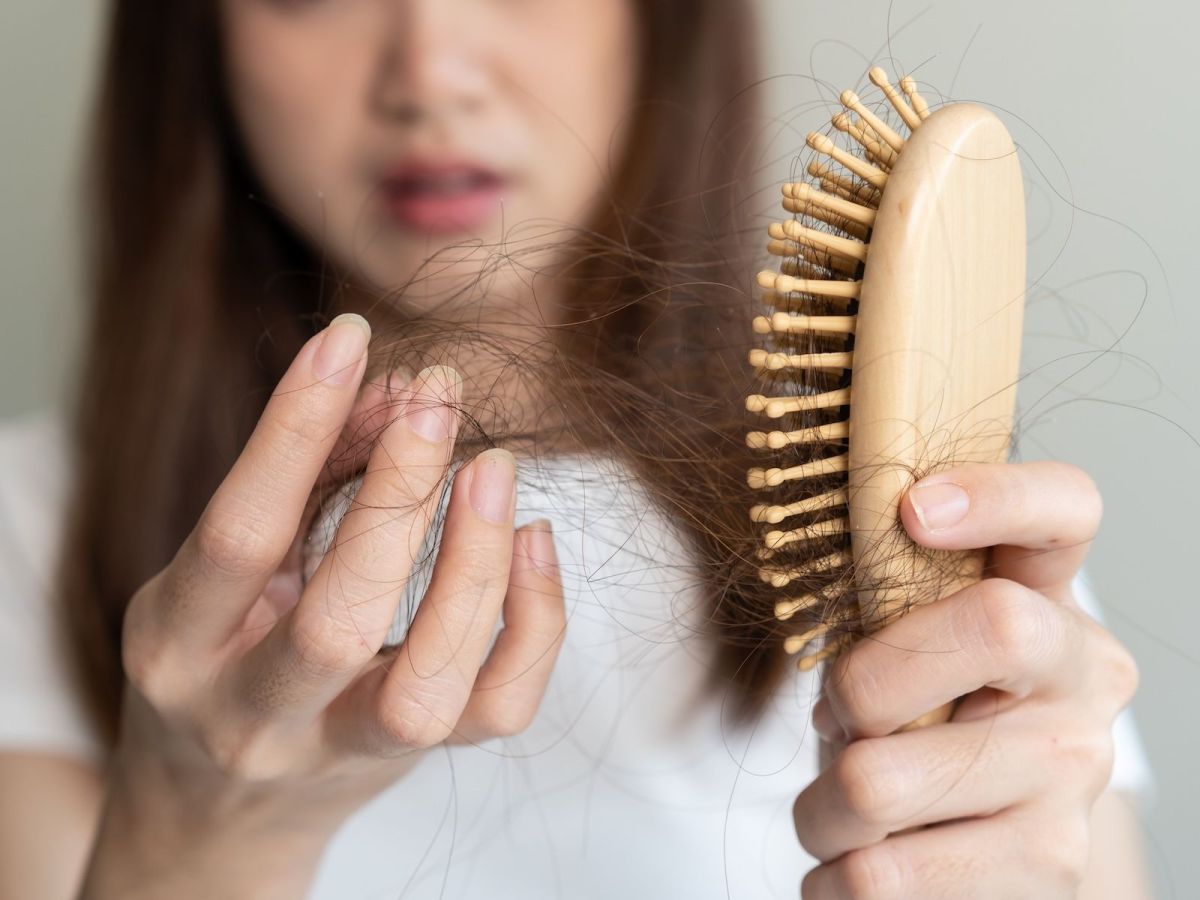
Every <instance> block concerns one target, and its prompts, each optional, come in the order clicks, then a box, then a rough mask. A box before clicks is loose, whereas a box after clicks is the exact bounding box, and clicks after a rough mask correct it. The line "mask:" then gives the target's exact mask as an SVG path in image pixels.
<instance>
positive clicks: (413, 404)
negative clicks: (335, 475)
mask: <svg viewBox="0 0 1200 900" xmlns="http://www.w3.org/2000/svg"><path fill="white" fill-rule="evenodd" d="M461 384H462V383H461V380H460V379H459V377H458V375H457V373H456V372H454V370H453V369H448V368H446V367H443V366H436V367H433V368H431V369H425V370H423V371H422V372H421V373H420V374H419V375H418V376H417V377H416V378H415V379H414V380H413V382H412V384H410V385H409V387H408V388H407V389H404V390H402V391H401V393H402V397H401V398H400V402H399V403H398V404H396V405H395V406H394V407H393V412H392V413H391V415H392V421H391V423H390V424H389V425H388V426H387V427H386V429H385V430H384V432H383V434H382V435H381V436H380V438H379V440H378V442H377V443H376V444H375V446H374V448H373V449H372V451H371V456H370V460H369V462H368V465H367V470H366V473H365V475H364V477H363V481H362V485H361V487H360V488H359V490H358V493H357V494H355V496H354V499H353V501H352V504H351V507H350V510H349V511H348V512H347V513H346V514H345V516H344V517H343V518H342V521H341V523H340V524H339V525H338V529H337V533H336V535H335V536H334V539H333V543H332V546H331V547H330V549H329V551H328V552H327V553H326V554H325V556H324V557H323V558H322V559H321V562H320V564H319V565H318V566H317V569H316V571H315V572H314V574H313V576H312V578H311V579H310V580H309V582H308V584H307V585H306V586H305V588H304V592H303V594H302V595H301V598H300V602H299V603H298V604H297V605H296V606H295V607H294V608H293V609H291V610H289V611H288V612H287V613H286V614H285V615H284V616H283V617H282V618H281V619H280V621H279V622H278V623H277V625H276V626H275V628H274V629H272V631H271V633H270V634H269V635H268V636H267V637H266V638H265V639H264V640H263V641H261V642H260V643H259V644H257V645H256V646H255V647H254V648H253V649H252V650H251V651H250V652H249V653H248V654H247V656H246V658H245V661H244V664H243V666H242V667H241V670H240V672H239V673H238V675H237V676H236V680H237V681H238V682H239V683H238V684H237V685H235V689H237V690H238V692H239V695H241V696H245V697H255V696H256V693H257V692H256V686H260V685H270V686H271V688H270V691H269V693H268V694H266V695H264V696H262V697H261V698H260V700H261V702H262V703H263V704H264V705H267V706H269V707H271V708H282V707H287V708H289V709H290V710H291V711H292V712H295V713H299V714H301V715H315V714H316V713H317V712H318V711H320V710H321V709H323V708H324V707H325V706H326V704H328V703H329V701H330V700H332V699H333V698H334V697H336V696H337V695H338V694H339V693H340V692H341V691H342V690H343V689H344V688H345V686H346V685H347V684H349V683H350V681H351V680H353V678H354V677H355V676H356V675H357V674H358V672H359V671H360V670H361V669H362V667H363V666H364V665H365V664H366V663H367V662H368V661H369V660H370V659H371V658H372V657H373V656H374V655H375V653H376V652H377V651H378V650H379V648H380V647H381V646H382V644H383V641H384V639H385V637H386V636H387V632H388V629H389V628H390V627H391V625H392V621H393V619H394V618H395V612H396V607H397V605H398V603H399V599H400V597H401V595H402V594H403V591H404V588H405V586H406V585H407V583H408V579H409V577H410V576H411V574H412V571H413V568H414V565H415V560H416V559H417V558H418V556H419V554H420V550H421V545H422V544H423V543H424V541H425V536H426V533H427V531H428V530H429V526H430V523H431V521H432V519H433V515H434V513H435V511H436V510H437V508H438V506H439V505H440V500H441V489H442V487H443V482H444V479H445V476H446V471H447V466H448V465H449V461H450V454H451V451H452V450H453V444H454V436H455V433H456V430H457V424H458V414H457V412H456V410H455V407H456V406H457V403H458V400H459V394H460V391H461Z"/></svg>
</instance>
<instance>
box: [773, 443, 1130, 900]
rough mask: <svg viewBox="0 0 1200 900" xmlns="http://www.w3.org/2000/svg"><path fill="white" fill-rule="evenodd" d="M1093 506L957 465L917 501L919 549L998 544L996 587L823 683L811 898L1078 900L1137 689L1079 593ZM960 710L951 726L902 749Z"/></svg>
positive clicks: (1125, 661)
mask: <svg viewBox="0 0 1200 900" xmlns="http://www.w3.org/2000/svg"><path fill="white" fill-rule="evenodd" d="M1100 508H1101V504H1100V497H1099V494H1098V493H1097V491H1096V488H1095V486H1094V485H1093V483H1092V482H1091V480H1090V479H1089V478H1088V477H1087V476H1086V475H1085V474H1084V473H1082V472H1081V471H1080V470H1078V469H1076V468H1073V467H1071V466H1067V465H1063V464H1059V463H1049V462H1039V463H1028V464H1021V465H975V466H968V467H963V468H959V469H955V470H951V471H946V472H940V473H938V474H936V475H933V476H930V477H929V478H926V479H924V480H923V481H921V482H919V483H918V484H917V485H916V486H915V487H914V488H913V489H912V490H911V491H910V492H909V494H908V495H907V497H906V498H905V499H904V501H903V503H902V504H901V517H902V520H903V523H904V526H905V528H906V530H907V531H908V533H909V535H910V536H911V537H912V538H913V540H915V541H916V542H917V543H919V544H921V545H922V546H925V547H931V548H936V549H968V548H980V547H992V551H991V557H990V563H989V570H988V572H989V575H990V576H992V577H989V578H987V579H985V580H984V581H982V582H979V583H978V584H975V585H972V586H970V587H967V588H964V589H963V590H960V591H958V592H957V593H955V594H953V595H951V596H949V597H947V598H945V599H944V600H941V601H939V602H937V603H933V604H929V605H927V606H923V607H920V608H918V609H914V610H913V611H912V612H911V613H909V614H908V615H907V616H904V617H903V618H901V619H898V620H897V621H895V622H893V623H892V624H890V625H889V626H887V627H886V628H884V629H882V630H881V631H879V632H878V633H877V634H876V635H875V636H874V637H873V638H871V639H868V640H864V641H862V642H860V643H859V644H857V645H856V646H855V647H854V648H853V649H852V650H851V651H850V652H849V653H847V654H846V655H845V656H844V657H842V658H841V659H839V660H838V662H837V663H836V664H835V665H834V666H833V667H832V669H831V671H830V672H829V677H828V678H827V679H826V687H825V696H824V697H823V698H822V699H821V700H820V701H818V703H817V704H816V706H815V708H814V710H813V722H814V726H815V727H816V729H817V731H818V732H820V733H821V734H822V735H823V736H825V737H826V738H827V739H829V740H832V741H833V742H834V743H835V746H841V745H846V744H847V743H848V745H846V746H844V747H843V749H841V752H840V753H839V754H838V755H837V757H836V758H835V759H834V761H833V762H832V764H831V765H830V766H829V767H828V768H827V769H826V770H825V771H824V772H823V773H822V774H821V775H820V776H819V777H818V778H817V779H816V780H815V781H814V782H813V783H812V784H811V785H810V786H809V787H808V788H807V789H806V790H805V791H804V792H803V793H801V794H800V796H799V797H798V798H797V800H796V804H795V808H794V813H795V821H796V831H797V834H798V835H799V838H800V842H801V844H802V845H803V846H804V848H805V849H806V850H808V852H809V853H810V854H812V855H813V856H814V857H816V858H817V859H818V860H819V861H820V862H821V863H822V865H819V866H817V867H816V868H814V869H813V870H812V871H811V872H810V873H809V874H808V875H807V877H806V878H805V879H804V883H803V885H802V896H803V897H804V898H805V900H827V898H828V900H833V898H860V897H861V898H868V897H869V898H872V900H888V898H914V897H920V898H922V900H935V898H963V897H971V898H973V900H982V898H1010V897H1022V898H1026V897H1028V898H1039V900H1040V898H1067V897H1074V896H1075V892H1076V888H1077V887H1078V885H1079V882H1080V880H1081V879H1082V877H1083V873H1084V867H1085V865H1086V863H1087V859H1088V819H1089V814H1090V812H1091V808H1092V804H1093V803H1094V801H1095V800H1096V798H1097V797H1098V796H1099V795H1100V793H1101V792H1102V791H1103V790H1104V788H1105V787H1106V785H1107V782H1108V778H1109V775H1110V772H1111V768H1112V754H1113V741H1112V724H1113V720H1114V718H1115V717H1116V715H1117V713H1118V712H1119V711H1120V710H1121V708H1122V707H1124V706H1125V705H1126V704H1127V703H1128V702H1129V700H1130V699H1131V698H1132V696H1133V693H1134V691H1135V689H1136V685H1137V677H1138V676H1137V669H1136V666H1135V664H1134V661H1133V658H1132V657H1131V656H1130V654H1129V653H1128V652H1127V651H1126V650H1125V649H1124V647H1122V646H1121V645H1120V644H1119V643H1118V642H1117V641H1116V639H1115V638H1113V637H1112V635H1110V634H1109V633H1108V632H1107V631H1105V630H1104V629H1103V628H1101V627H1100V625H1098V624H1097V623H1096V621H1095V620H1094V619H1093V618H1092V617H1090V616H1089V615H1088V614H1087V613H1086V612H1084V611H1082V610H1081V609H1079V607H1078V606H1077V605H1076V604H1075V602H1074V600H1073V598H1072V594H1071V581H1072V579H1073V578H1074V576H1075V574H1076V572H1077V571H1078V570H1079V567H1080V564H1081V563H1082V561H1083V558H1084V555H1085V554H1086V552H1087V549H1088V544H1089V542H1090V541H1091V540H1092V538H1093V536H1094V535H1095V533H1096V529H1097V526H1098V525H1099V522H1100ZM956 697H963V698H964V699H963V701H962V703H961V704H960V705H959V706H958V708H957V710H956V712H955V713H954V716H953V718H952V719H951V721H949V722H947V723H945V724H942V725H934V726H931V727H927V728H923V729H917V730H914V731H908V732H905V733H901V734H894V733H893V732H895V731H896V730H897V729H898V728H900V727H901V726H903V725H904V724H905V723H907V722H910V721H912V720H914V719H916V718H918V717H920V716H921V715H923V714H924V713H926V712H929V711H930V710H933V709H935V708H937V707H939V706H941V705H942V704H944V703H946V702H949V701H951V700H953V699H955V698H956ZM922 825H928V826H931V827H928V828H919V829H915V830H913V831H911V832H909V833H904V834H895V832H900V831H904V830H905V829H909V828H913V827H914V826H922ZM889 835H892V836H891V837H889Z"/></svg>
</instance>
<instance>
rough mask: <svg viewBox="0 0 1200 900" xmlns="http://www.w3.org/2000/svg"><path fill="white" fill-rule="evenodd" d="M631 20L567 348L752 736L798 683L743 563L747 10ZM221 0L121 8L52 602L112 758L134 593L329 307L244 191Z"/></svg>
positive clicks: (600, 434)
mask: <svg viewBox="0 0 1200 900" xmlns="http://www.w3.org/2000/svg"><path fill="white" fill-rule="evenodd" d="M637 6H638V9H639V15H640V17H641V29H642V30H641V34H642V47H643V51H642V62H641V65H642V70H641V73H640V77H641V100H640V102H639V104H638V106H637V108H636V109H635V110H634V111H633V116H634V119H633V123H632V129H631V132H630V138H629V146H630V147H632V148H636V151H637V152H632V153H629V154H628V158H627V159H626V160H625V161H624V163H623V165H622V167H621V168H620V169H619V170H618V172H617V177H616V179H615V182H614V184H613V187H612V195H611V197H609V198H607V201H608V202H607V203H606V204H605V206H604V212H603V213H602V214H601V215H600V216H599V220H598V221H597V222H595V223H592V224H593V227H592V228H590V229H588V232H587V234H588V239H587V241H586V242H583V243H581V244H580V249H581V252H579V253H577V254H576V257H575V259H576V262H575V263H574V264H573V265H571V266H568V271H567V272H566V273H564V277H570V278H573V279H574V282H573V283H575V284H578V285H579V291H578V292H576V293H575V296H577V297H580V298H586V299H581V300H580V302H581V303H586V306H587V308H588V310H589V315H588V316H587V321H588V324H587V325H586V326H580V327H579V328H577V329H574V330H573V331H572V332H571V334H570V336H569V339H565V340H564V343H563V347H564V353H566V354H567V358H569V360H570V363H571V367H570V375H569V380H570V381H571V383H572V388H573V390H572V391H571V392H570V397H571V398H572V399H571V400H570V401H565V400H564V402H569V403H570V404H571V406H570V408H569V409H568V415H569V417H570V419H571V421H572V425H573V428H572V433H573V434H574V436H575V437H576V438H577V439H578V440H579V441H580V442H581V443H583V444H585V445H589V446H592V447H596V448H604V449H606V450H609V451H615V452H618V453H620V454H622V455H624V456H625V457H626V458H627V459H628V460H629V461H630V462H631V463H632V464H633V465H634V467H635V469H636V470H637V471H639V472H640V473H641V474H643V475H644V476H645V478H644V479H643V480H644V481H645V482H646V484H647V485H649V486H651V491H652V493H653V495H654V496H655V497H656V498H657V499H658V500H659V501H660V502H661V503H662V504H663V505H664V507H665V508H667V509H668V510H669V511H670V513H671V515H672V516H673V517H674V518H676V519H677V520H678V521H679V522H680V523H681V524H682V526H683V527H684V529H685V530H686V531H687V532H688V533H689V534H690V535H691V536H692V537H694V539H695V541H694V543H695V546H696V549H697V552H698V556H699V558H700V560H701V566H702V570H703V573H704V577H705V583H707V584H708V585H709V587H710V591H709V594H710V600H711V609H712V616H711V620H712V622H713V625H714V628H713V632H714V635H715V636H716V641H715V656H714V660H715V665H714V666H713V667H712V671H713V678H714V683H715V684H716V685H719V686H724V687H732V688H733V689H734V690H733V699H734V701H735V702H734V705H733V709H734V713H735V717H736V718H738V719H744V718H747V717H751V716H753V715H754V714H755V713H756V712H757V711H758V710H759V709H761V707H762V705H763V703H764V702H765V700H766V698H767V697H768V696H769V694H770V692H771V691H772V689H773V688H774V686H775V685H776V684H777V682H778V679H779V677H780V674H781V671H782V667H781V656H780V651H779V648H778V644H779V642H778V641H777V640H774V639H773V637H774V634H775V628H774V624H773V621H772V618H771V616H770V614H769V613H768V614H766V615H759V614H758V613H756V612H755V611H756V610H761V609H764V608H769V604H765V605H764V604H762V603H760V601H759V600H758V598H757V596H756V593H755V592H756V591H757V590H758V587H757V585H758V581H757V579H756V578H754V577H752V575H751V574H750V571H751V570H750V567H748V566H747V565H744V564H743V563H744V561H745V553H744V550H745V548H746V547H747V546H749V543H750V542H752V540H753V537H752V535H751V534H750V533H749V526H748V524H747V520H746V512H745V510H746V509H747V508H748V506H749V505H750V503H751V498H750V497H749V495H748V493H747V489H746V488H745V486H744V473H745V470H746V467H747V462H746V459H745V451H744V448H743V446H742V441H741V439H740V433H741V429H742V427H743V424H742V422H743V420H742V415H741V413H740V399H741V396H742V395H743V392H742V391H741V390H740V387H741V385H742V384H743V383H745V382H746V380H747V376H746V375H745V374H743V369H744V367H745V357H744V355H743V354H744V348H745V344H746V341H748V336H747V338H746V341H743V340H742V337H741V335H742V334H744V333H745V332H746V331H747V330H748V319H747V318H746V309H748V305H746V304H744V302H739V299H742V300H744V298H742V295H741V293H740V292H739V291H738V289H737V285H739V284H742V283H746V274H747V273H746V271H745V268H744V267H743V266H742V264H741V260H742V259H743V254H742V235H741V233H740V225H739V223H740V222H741V220H742V215H741V213H742V210H743V206H742V204H743V203H744V201H745V197H746V187H747V186H748V185H750V184H751V181H752V179H751V175H752V171H751V169H752V166H753V164H754V159H755V157H754V153H753V147H752V143H753V140H752V139H753V123H752V122H750V121H748V120H747V119H746V118H745V112H746V111H752V105H751V104H750V103H749V100H750V97H751V94H750V92H749V90H748V88H750V86H751V85H752V84H753V82H754V79H755V71H754V69H755V67H754V63H755V50H754V41H753V39H752V36H753V33H754V23H753V21H752V17H751V10H750V4H749V3H748V2H731V0H643V2H640V3H638V4H637ZM215 7H216V4H214V3H212V2H211V0H177V2H172V3H162V2H159V0H117V2H116V3H115V4H114V7H113V13H112V15H113V18H112V22H111V32H110V36H109V43H108V46H107V55H106V59H105V63H104V69H103V75H102V82H101V89H100V93H99V96H98V104H97V108H96V119H95V122H94V128H95V134H94V146H93V150H94V155H93V156H91V157H90V175H89V178H88V179H87V183H88V184H89V185H90V193H89V195H88V198H87V199H88V203H89V206H88V218H87V220H86V221H87V223H88V225H89V228H90V233H89V235H88V237H89V239H90V250H91V256H90V260H89V262H90V271H91V278H92V280H91V287H92V291H93V296H92V305H91V320H90V326H89V331H88V337H87V344H86V353H85V357H84V364H83V367H82V371H81V379H80V381H79V385H78V391H77V407H76V410H75V412H74V428H73V434H72V440H73V450H74V453H75V456H74V460H73V470H72V471H73V474H74V477H75V482H74V493H73V495H72V502H71V506H70V509H69V518H68V523H67V528H66V531H65V533H64V543H63V546H62V554H61V566H60V587H61V591H60V594H59V596H60V598H61V608H60V613H61V619H62V622H63V623H64V626H65V629H66V630H65V638H66V640H67V647H68V654H67V655H68V657H69V658H70V659H71V660H72V663H73V666H74V677H75V681H76V684H77V687H78V690H79V691H80V693H81V695H82V696H83V698H84V700H85V704H86V708H87V709H88V711H89V714H90V716H91V717H92V723H93V725H94V727H95V728H96V730H97V733H98V734H99V735H100V736H101V737H102V739H103V740H104V741H106V742H107V744H108V746H110V747H111V746H112V745H113V744H114V743H115V740H116V735H117V723H118V719H119V710H120V702H121V694H122V690H123V684H124V677H123V673H122V668H121V651H120V642H121V623H122V619H123V615H124V611H125V608H126V604H127V603H128V601H129V598H130V597H131V596H132V595H133V594H134V592H135V591H136V590H137V589H138V588H139V587H140V586H141V585H142V584H143V583H144V582H146V581H147V580H148V579H149V578H150V577H151V576H152V575H153V574H154V573H155V572H157V571H159V570H160V569H161V568H162V567H163V566H164V565H166V564H167V563H168V562H169V561H170V559H171V558H172V556H173V555H174V553H175V551H176V550H177V549H178V547H179V546H180V545H181V544H182V542H183V540H184V538H185V536H186V535H187V533H188V532H189V531H190V530H191V528H192V527H193V526H194V524H195V522H196V520H197V518H198V516H199V514H200V512H201V511H202V509H203V508H204V505H205V504H206V502H207V500H208V498H209V497H210V496H211V494H212V492H213V491H214V490H215V488H216V486H217V485H218V484H219V482H220V480H221V479H222V478H223V477H224V475H225V474H226V472H227V471H228V469H229V466H230V465H231V464H232V462H233V460H234V459H235V458H236V456H237V454H238V453H239V452H240V450H241V448H242V446H243V444H244V442H245V440H246V439H247V437H248V436H249V433H250V430H251V429H252V428H253V425H254V423H255V421H256V420H257V418H258V416H259V414H260V413H261V411H262V409H263V407H264V405H265V402H266V399H267V397H268V396H269V393H270V390H271V388H272V387H273V386H274V384H275V383H276V381H277V380H278V378H279V377H280V376H281V374H282V372H283V370H284V368H285V367H286V365H287V363H288V361H289V360H290V359H291V357H292V356H293V355H294V354H295V352H296V351H297V350H298V349H299V346H300V344H301V343H302V341H303V340H304V339H305V338H306V337H308V336H309V335H311V334H312V333H313V331H314V330H315V329H316V328H317V327H319V326H320V325H322V324H323V323H324V321H325V320H326V318H327V317H328V316H329V315H330V313H331V310H330V309H329V307H330V299H329V298H330V297H331V296H332V295H333V292H331V291H330V290H329V286H328V285H327V284H326V283H325V281H324V276H323V275H322V267H321V265H320V263H319V261H318V260H317V259H316V258H315V256H314V254H313V253H312V251H311V249H310V248H308V247H307V246H305V244H304V243H303V242H302V241H301V240H300V239H299V238H298V237H297V236H296V234H295V233H294V232H293V231H292V230H291V229H290V228H289V227H288V226H287V225H286V224H285V223H284V222H282V221H281V220H280V218H279V217H278V216H277V215H276V214H275V213H274V212H272V211H271V209H270V208H269V206H268V205H267V204H265V203H263V202H260V201H259V200H258V199H257V198H256V197H255V196H254V195H255V193H256V191H257V190H258V189H257V187H256V185H255V182H254V178H253V175H252V173H251V172H250V170H249V167H248V165H247V164H246V162H245V159H244V157H243V155H242V153H241V152H240V150H239V148H238V146H237V141H236V137H235V130H234V127H233V124H232V120H231V116H230V113H229V110H228V107H227V104H226V99H225V96H224V88H223V84H222V78H221V67H220V52H221V47H220V35H219V26H218V21H217V13H216V11H215ZM735 99H736V100H738V101H739V102H738V103H737V104H736V105H730V104H731V103H732V101H734V100H735ZM735 108H736V109H738V110H740V112H739V113H737V114H732V113H731V110H733V109H735ZM730 285H733V287H730ZM415 333H416V331H414V334H415ZM565 396H566V393H565V392H564V397H565Z"/></svg>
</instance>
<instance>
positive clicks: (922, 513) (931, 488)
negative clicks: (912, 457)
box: [908, 481, 971, 531]
mask: <svg viewBox="0 0 1200 900" xmlns="http://www.w3.org/2000/svg"><path fill="white" fill-rule="evenodd" d="M908 499H909V502H910V503H912V507H913V512H915V513H916V514H917V519H919V520H920V522H921V525H923V526H924V527H925V528H926V530H928V531H941V530H942V529H944V528H949V527H950V526H952V525H957V524H958V523H959V522H961V521H962V520H963V517H964V516H965V515H966V514H967V509H968V508H969V507H970V505H971V498H970V497H968V496H967V492H966V491H965V490H963V488H962V487H961V486H960V485H957V484H954V483H953V482H950V481H942V482H938V483H935V484H918V485H915V486H914V487H913V488H912V490H910V491H909V492H908Z"/></svg>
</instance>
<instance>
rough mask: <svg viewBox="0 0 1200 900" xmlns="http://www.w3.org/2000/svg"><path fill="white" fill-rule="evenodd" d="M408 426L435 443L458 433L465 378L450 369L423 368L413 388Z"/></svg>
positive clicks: (439, 367) (440, 367)
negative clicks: (458, 407) (459, 410)
mask: <svg viewBox="0 0 1200 900" xmlns="http://www.w3.org/2000/svg"><path fill="white" fill-rule="evenodd" d="M409 390H411V391H412V395H411V397H410V399H409V401H408V410H407V412H406V413H405V415H406V416H407V418H408V427H409V428H411V429H412V430H413V431H415V432H416V433H417V434H419V435H420V436H421V437H423V438H425V440H427V441H433V442H435V443H437V442H440V441H444V440H446V439H447V438H449V437H450V436H452V435H453V434H454V433H455V432H456V431H457V430H458V412H457V410H456V408H455V407H457V406H458V402H459V398H460V395H461V393H462V379H461V378H460V377H459V375H458V372H456V371H454V369H451V368H450V367H449V366H430V367H429V368H427V369H422V370H421V371H420V372H419V373H418V374H417V377H416V378H414V379H413V380H412V383H411V384H410V385H409Z"/></svg>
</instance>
